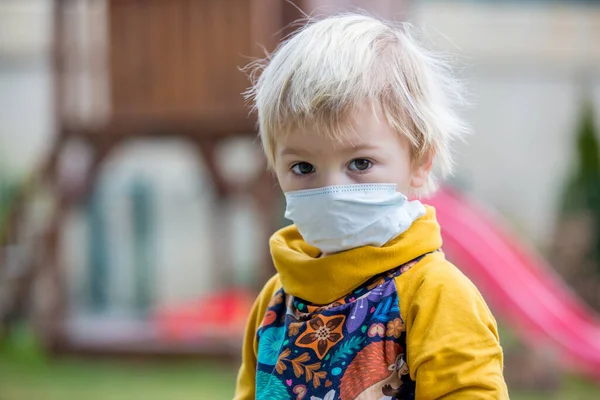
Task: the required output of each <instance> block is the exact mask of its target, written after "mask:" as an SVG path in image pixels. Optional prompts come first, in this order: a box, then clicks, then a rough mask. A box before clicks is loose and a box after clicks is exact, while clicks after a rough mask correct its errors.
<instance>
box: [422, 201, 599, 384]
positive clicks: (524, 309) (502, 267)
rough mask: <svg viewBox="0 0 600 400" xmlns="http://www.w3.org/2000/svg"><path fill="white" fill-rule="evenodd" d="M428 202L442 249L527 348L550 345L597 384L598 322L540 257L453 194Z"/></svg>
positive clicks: (495, 222)
mask: <svg viewBox="0 0 600 400" xmlns="http://www.w3.org/2000/svg"><path fill="white" fill-rule="evenodd" d="M428 203H429V204H431V205H433V206H434V207H436V209H437V216H438V220H439V222H440V225H441V226H442V236H443V238H444V250H445V251H446V252H447V253H448V255H449V258H451V260H452V261H453V262H454V263H455V264H456V265H457V266H458V267H459V268H460V269H461V270H462V271H463V272H464V273H465V275H467V276H468V277H469V278H471V279H472V280H473V281H474V282H475V283H476V284H477V286H478V287H479V289H480V290H481V292H482V293H483V295H484V296H485V297H486V299H487V300H488V301H489V302H490V305H491V306H492V307H493V308H494V309H495V310H497V312H498V313H499V314H500V315H501V316H502V317H503V318H504V319H506V320H507V321H508V322H509V323H511V324H513V326H514V327H515V328H516V329H517V330H518V331H519V332H520V333H521V334H522V335H523V336H524V338H525V339H527V340H528V341H529V342H530V343H531V344H532V345H538V346H547V345H550V346H551V347H552V348H553V349H556V350H558V353H559V354H560V355H561V356H562V360H563V361H564V362H566V363H567V364H568V365H569V366H570V367H572V368H574V369H576V370H577V371H579V372H582V373H585V374H586V375H589V376H591V377H593V378H595V379H596V380H600V320H599V319H598V316H597V315H595V314H594V312H593V311H592V310H591V309H589V308H588V307H587V305H585V304H584V303H583V302H582V301H581V300H580V299H579V298H577V296H575V295H574V294H573V292H572V291H571V290H570V289H569V287H568V286H567V285H566V284H565V283H564V282H563V281H562V280H561V279H560V277H559V276H558V275H557V274H556V273H555V272H554V271H553V270H552V269H551V268H550V267H549V266H547V264H546V263H545V262H544V261H543V259H542V258H541V257H540V256H538V255H537V254H536V253H535V252H533V251H530V250H528V249H526V248H525V247H524V246H523V245H521V244H520V243H518V242H517V240H515V239H514V238H513V236H511V235H510V234H509V233H508V230H506V229H505V228H503V227H502V225H501V223H500V222H499V221H497V220H495V219H494V218H493V217H492V216H491V214H490V213H486V212H484V211H483V208H482V207H480V206H478V205H476V204H475V203H474V202H473V201H470V200H468V199H467V198H465V197H463V196H461V195H459V194H458V193H456V192H454V191H452V190H449V189H442V190H441V191H440V192H438V193H437V194H436V195H435V196H434V197H433V198H431V199H430V201H428Z"/></svg>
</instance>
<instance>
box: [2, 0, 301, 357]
mask: <svg viewBox="0 0 600 400" xmlns="http://www.w3.org/2000/svg"><path fill="white" fill-rule="evenodd" d="M299 17H301V13H300V11H299V9H298V8H297V7H296V6H295V5H293V4H292V3H290V2H273V1H263V0H252V1H249V0H231V1H227V2H223V1H218V0H215V1H201V2H198V1H190V0H171V1H155V2H146V1H143V0H134V1H132V0H107V1H96V0H91V1H72V0H57V1H56V2H55V5H54V15H53V24H52V25H53V29H54V31H53V39H54V40H53V46H54V49H53V61H54V106H55V112H54V114H55V121H56V127H55V137H54V141H53V143H52V146H51V149H50V151H49V152H48V153H47V156H46V158H45V159H44V160H43V161H42V162H41V164H40V166H39V169H38V170H37V171H36V173H34V174H33V176H32V178H31V179H30V180H29V181H28V182H27V183H26V184H25V185H23V188H22V190H21V191H20V192H19V193H18V195H17V197H16V199H14V201H13V202H12V204H13V207H12V208H11V209H10V211H9V215H8V218H7V220H8V223H7V227H6V229H5V230H4V235H3V236H2V238H0V255H1V256H2V258H1V259H2V262H1V263H0V293H1V294H2V298H1V299H0V332H1V331H2V329H1V328H2V326H3V325H6V324H8V323H10V321H11V320H12V319H13V317H14V315H16V314H18V313H19V312H20V311H22V310H24V309H25V308H26V306H28V305H29V304H31V302H30V299H31V298H32V297H33V296H32V294H33V292H34V287H36V286H40V285H41V286H42V287H43V290H42V291H41V292H43V298H42V299H39V300H38V301H37V306H34V307H33V308H35V312H34V315H35V318H34V326H35V329H36V331H37V333H38V334H39V336H40V337H41V338H42V340H43V343H44V344H45V345H46V347H48V348H49V349H51V350H52V351H56V352H59V351H69V350H77V351H83V352H86V351H90V352H115V353H119V352H123V351H128V350H130V351H132V352H139V353H144V352H156V353H203V352H207V351H209V352H210V351H216V352H217V353H218V352H219V351H220V350H219V349H220V345H219V342H218V338H216V339H215V341H212V342H210V343H201V344H200V345H198V346H197V348H190V347H183V348H182V347H181V346H179V347H177V346H170V345H169V344H168V343H167V344H164V345H163V344H162V343H158V342H156V340H155V339H156V338H155V337H149V338H148V340H147V341H145V340H143V339H140V338H139V337H136V335H137V334H139V333H143V332H147V331H148V329H147V328H148V327H147V326H141V327H138V328H136V329H133V331H132V335H131V336H132V337H130V338H128V339H127V340H123V338H122V337H119V339H118V340H116V341H115V342H111V339H110V335H100V337H98V338H97V339H98V340H97V341H89V340H87V339H86V338H85V336H88V335H79V336H81V337H74V335H73V332H72V330H71V329H70V328H69V324H68V315H67V309H68V304H67V303H68V300H67V287H66V280H65V277H64V274H65V271H64V269H63V268H62V266H61V265H60V263H61V254H60V249H61V246H60V240H61V232H62V231H63V228H64V225H65V220H66V218H67V216H68V214H69V212H70V211H72V210H73V209H74V208H76V207H81V206H82V205H83V204H85V203H86V202H87V201H88V198H89V194H90V192H91V190H92V189H93V187H94V186H95V184H96V182H97V179H98V175H99V172H100V171H101V169H102V166H103V164H104V163H105V161H106V159H107V157H109V156H110V155H111V154H112V153H114V152H115V150H116V149H118V148H119V147H122V146H123V144H125V143H126V142H128V141H130V140H132V139H149V138H161V137H169V138H178V139H181V140H185V141H187V142H188V143H189V144H190V146H193V148H194V149H195V150H196V154H197V155H198V157H201V158H202V159H203V162H204V164H205V166H206V168H207V169H208V171H209V175H210V179H211V181H212V183H213V186H214V191H215V192H216V197H217V199H216V201H215V207H217V208H218V207H219V204H221V203H222V202H223V201H224V200H225V199H228V198H231V197H233V196H236V195H240V194H246V195H249V196H251V198H252V199H253V205H254V208H255V212H256V213H257V214H258V215H260V219H259V220H260V221H262V222H263V223H264V224H265V226H266V228H265V229H264V231H265V232H270V231H273V230H274V229H275V228H274V227H275V226H276V224H277V219H276V218H277V216H276V215H275V214H274V213H273V212H272V210H273V208H274V201H275V200H277V195H276V191H275V188H276V187H275V185H274V182H273V180H272V177H271V176H270V175H269V174H267V173H266V171H265V168H261V169H260V171H261V173H259V174H258V175H257V176H255V177H254V178H252V179H250V180H249V181H248V182H247V184H246V185H245V186H244V185H240V184H239V183H237V184H236V185H233V184H231V183H230V182H228V181H227V179H226V178H225V177H224V175H223V173H222V168H221V167H220V166H219V165H218V161H217V158H216V149H217V147H218V146H219V145H220V143H222V142H225V141H227V140H230V139H232V138H239V137H247V138H249V139H250V140H253V139H254V138H255V137H256V123H255V119H254V117H253V116H252V115H249V114H248V109H247V107H246V105H245V103H244V99H243V97H242V96H241V94H240V93H241V92H243V91H244V90H245V89H246V88H247V87H248V85H249V83H248V79H247V78H246V77H245V76H244V74H243V73H241V72H240V71H239V70H238V68H239V67H240V66H243V65H244V64H246V63H247V62H248V61H249V60H250V59H251V58H254V57H263V56H264V51H265V49H266V50H272V49H273V48H274V46H275V45H276V44H277V43H278V41H279V40H280V38H281V37H282V36H283V35H285V34H286V33H287V29H288V28H287V27H288V26H289V25H290V23H291V22H293V21H295V20H296V19H298V18H299ZM74 144H75V145H77V146H79V147H83V148H85V149H86V151H87V152H88V153H89V155H90V156H89V160H88V161H87V163H86V165H85V166H84V167H83V168H81V169H80V170H78V171H77V174H75V176H74V175H73V173H72V171H70V173H67V172H68V171H65V170H64V168H63V167H64V162H63V161H64V158H65V157H66V155H65V153H66V152H67V150H68V149H69V147H72V146H73V145H74ZM41 197H44V199H45V205H46V206H47V208H48V210H46V212H45V213H44V216H45V217H46V218H45V220H44V221H42V222H40V220H39V219H35V220H34V217H33V214H34V212H35V210H34V209H35V208H36V203H39V199H40V198H41ZM267 239H268V237H265V238H264V243H265V246H264V249H263V250H262V251H263V254H264V256H263V257H262V260H263V263H262V264H263V265H264V266H265V268H264V270H262V271H258V274H262V275H265V277H261V278H260V279H259V280H264V279H266V275H267V274H269V273H270V271H269V269H270V268H271V264H270V257H269V253H268V247H267ZM216 247H217V248H218V246H216ZM228 256H229V254H228V253H227V252H226V251H225V250H224V249H222V250H221V251H220V252H218V253H217V254H216V255H215V260H214V264H215V265H220V266H221V268H219V269H218V271H219V272H220V275H219V276H218V277H217V279H216V280H217V282H214V284H213V286H214V287H216V288H224V287H227V286H228V284H229V283H230V279H231V276H230V275H231V273H232V272H231V270H230V268H228V265H229V263H230V260H229V258H228ZM115 329H116V330H118V331H123V330H124V329H122V327H117V328H115ZM95 330H96V329H95V328H90V329H88V331H95ZM90 337H94V335H91V336H90ZM117 342H122V343H117ZM192 347H193V346H192Z"/></svg>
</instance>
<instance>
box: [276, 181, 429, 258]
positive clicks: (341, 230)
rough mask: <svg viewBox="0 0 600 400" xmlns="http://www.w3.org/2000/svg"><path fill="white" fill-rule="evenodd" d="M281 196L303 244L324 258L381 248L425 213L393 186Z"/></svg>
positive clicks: (335, 188) (362, 186)
mask: <svg viewBox="0 0 600 400" xmlns="http://www.w3.org/2000/svg"><path fill="white" fill-rule="evenodd" d="M285 198H286V202H287V207H286V210H285V217H286V218H287V219H290V220H292V221H293V222H294V223H295V224H296V227H297V228H298V231H299V232H300V234H301V235H302V238H303V239H304V241H305V242H307V243H308V244H310V245H312V246H314V247H317V248H318V249H320V250H321V251H322V252H323V253H327V254H331V253H338V252H341V251H344V250H349V249H353V248H356V247H361V246H377V247H381V246H383V245H384V244H386V243H387V242H389V241H390V240H392V239H394V238H395V237H397V236H399V235H401V234H402V233H404V232H405V231H406V230H407V229H408V228H409V227H410V226H411V225H412V223H413V222H414V221H415V220H417V219H418V218H420V217H422V216H423V215H425V212H426V211H425V207H424V206H423V204H421V202H420V201H418V200H414V201H408V199H407V198H406V196H404V195H403V194H402V193H399V192H396V184H395V183H390V184H388V183H368V184H356V185H340V186H327V187H322V188H318V189H308V190H298V191H293V192H287V193H285Z"/></svg>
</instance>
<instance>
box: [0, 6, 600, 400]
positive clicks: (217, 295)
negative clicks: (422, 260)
mask: <svg viewBox="0 0 600 400" xmlns="http://www.w3.org/2000/svg"><path fill="white" fill-rule="evenodd" d="M357 8H361V9H364V10H367V11H369V12H371V13H374V14H377V15H379V16H382V17H385V18H388V19H396V20H399V21H404V20H409V21H411V22H413V23H414V24H415V25H417V26H418V27H424V28H425V29H424V30H423V32H422V35H423V40H424V41H426V42H427V43H429V44H430V46H432V47H433V48H435V49H437V50H438V51H441V52H443V53H446V54H448V55H449V56H451V57H452V60H453V63H454V66H455V68H456V72H457V74H458V76H459V77H460V78H461V79H463V80H464V82H465V84H466V86H467V89H468V92H469V99H470V101H471V103H472V105H471V106H470V107H468V108H467V109H465V110H464V111H463V112H464V116H465V118H466V119H467V120H469V121H470V123H471V124H472V126H473V128H474V131H475V134H474V135H473V136H472V137H470V138H469V140H468V141H467V143H461V144H459V145H458V146H457V152H458V157H457V161H458V162H457V174H456V176H455V177H454V178H453V180H452V181H451V182H449V183H448V187H452V188H454V189H448V190H452V191H453V192H452V193H454V194H453V195H448V196H450V197H452V199H453V200H452V199H450V200H449V199H448V198H444V196H443V195H442V196H441V197H438V198H433V199H432V200H431V201H432V203H433V204H436V205H438V204H439V205H440V207H439V211H440V214H441V215H440V220H441V222H442V225H443V228H444V229H447V232H448V235H449V237H448V241H447V246H448V249H447V251H448V254H449V256H450V258H451V259H452V260H453V261H455V263H456V264H457V265H458V267H459V268H461V269H464V271H465V273H466V274H467V275H469V276H470V277H471V279H473V280H474V281H475V282H476V283H477V284H478V286H479V287H480V289H481V290H482V292H483V295H484V297H486V299H487V300H488V302H489V303H490V306H491V307H492V308H493V311H494V312H495V314H496V315H497V316H498V319H499V324H500V327H501V335H502V337H501V339H502V342H503V346H504V348H505V355H506V367H505V371H506V378H507V381H508V383H509V388H510V391H511V397H512V398H514V399H598V398H600V386H599V383H600V372H599V371H600V322H599V318H598V313H599V312H600V150H599V148H598V147H599V146H598V141H599V140H600V132H599V129H598V125H597V123H595V120H597V118H598V115H599V112H600V1H592V0H589V1H568V0H562V1H561V0H529V1H528V0H521V1H516V0H514V1H510V0H486V1H483V0H480V1H468V0H445V1H441V0H439V1H434V0H421V1H418V0H412V1H410V0H322V1H321V0H293V1H284V0H0V399H2V400H14V399H19V400H29V399H35V400H46V399H61V400H62V399H80V398H86V399H130V398H134V397H140V396H144V397H145V398H147V399H164V398H172V399H188V398H189V399H192V398H194V399H217V400H220V399H228V398H231V397H232V395H233V390H234V385H235V375H236V369H237V367H238V363H239V354H240V349H241V333H242V330H243V328H244V323H245V318H246V317H247V315H248V312H249V309H250V306H251V304H252V302H253V299H254V296H255V295H256V293H257V291H258V290H259V288H260V287H261V285H262V284H263V283H264V282H265V281H266V279H267V278H268V277H269V276H271V275H272V274H273V273H274V269H273V267H272V264H271V261H270V256H269V249H268V238H269V236H270V235H271V233H272V232H274V231H275V230H276V229H277V228H279V227H281V226H283V225H285V224H286V223H287V222H286V221H285V220H284V219H283V210H284V203H283V200H282V198H281V195H280V193H279V189H278V188H277V186H276V183H275V182H274V180H273V179H272V177H271V176H269V174H267V173H266V172H265V165H264V160H263V157H262V154H261V150H260V147H259V143H258V141H257V139H256V129H255V119H254V116H253V115H249V114H248V109H247V107H246V105H245V103H244V100H243V98H242V96H241V95H240V93H241V92H243V91H244V90H245V88H247V87H248V85H249V82H248V79H247V78H246V76H245V75H244V74H243V73H242V72H240V71H239V67H242V66H243V65H245V64H246V63H247V62H249V61H251V60H252V59H254V58H256V57H263V56H264V51H265V49H266V50H267V51H270V50H272V49H274V47H275V46H276V44H277V43H278V42H279V40H280V39H281V38H282V37H284V36H285V35H287V34H288V33H290V32H291V31H292V30H293V28H294V25H293V22H294V21H296V20H297V19H298V18H300V17H302V13H301V12H300V10H303V12H306V13H308V14H311V15H315V16H319V15H327V14H330V13H334V12H338V11H341V10H356V9H357ZM457 196H458V197H457ZM452 201H456V202H457V203H456V204H455V203H452ZM453 204H454V206H453ZM445 209H449V210H450V211H449V212H446V214H456V215H459V214H460V213H462V214H460V215H464V218H461V219H458V218H457V219H456V220H452V219H451V218H449V219H447V223H446V224H445V221H446V220H445V219H444V218H442V217H443V216H444V210H445ZM456 210H459V211H460V213H459V212H458V211H456ZM455 211H456V212H455ZM465 221H467V222H465ZM461 224H464V226H463V225H461ZM458 225H460V227H462V228H464V229H466V230H467V231H465V232H471V236H469V235H458V236H457V237H458V239H457V237H453V236H452V235H453V234H454V233H456V232H458V228H456V226H458ZM478 229H479V230H478ZM473 232H479V233H473ZM481 232H484V233H485V235H484V234H483V233H481ZM470 237H471V238H473V240H471V239H469V238H470ZM480 246H483V247H485V246H488V247H489V248H490V249H491V250H490V251H491V252H493V253H494V252H497V253H498V256H497V257H494V260H496V261H495V263H492V265H487V264H486V263H481V262H480V263H479V264H478V263H477V262H476V261H474V258H473V257H471V258H469V248H471V247H480ZM486 248H487V247H486ZM465 254H466V255H465ZM494 254H495V253H494ZM453 257H454V258H453ZM503 263H504V264H503ZM498 271H500V272H499V273H498ZM531 304H537V307H538V308H537V309H535V310H531V309H527V305H531ZM540 315H541V316H542V317H540V318H537V317H539V316H540ZM546 316H547V318H546Z"/></svg>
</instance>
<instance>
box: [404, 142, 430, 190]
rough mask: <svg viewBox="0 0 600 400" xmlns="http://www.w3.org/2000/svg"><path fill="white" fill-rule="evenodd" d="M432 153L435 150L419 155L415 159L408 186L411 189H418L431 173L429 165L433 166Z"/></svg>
mask: <svg viewBox="0 0 600 400" xmlns="http://www.w3.org/2000/svg"><path fill="white" fill-rule="evenodd" d="M434 155H435V151H430V152H428V153H427V154H425V155H423V156H422V157H420V159H418V160H415V163H414V165H413V171H412V174H411V177H410V187H411V188H412V189H419V188H421V187H423V185H425V184H426V183H427V179H428V178H429V174H430V173H431V167H432V166H433V157H434Z"/></svg>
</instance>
